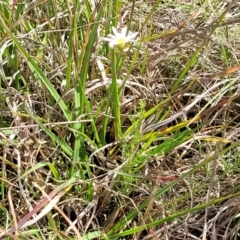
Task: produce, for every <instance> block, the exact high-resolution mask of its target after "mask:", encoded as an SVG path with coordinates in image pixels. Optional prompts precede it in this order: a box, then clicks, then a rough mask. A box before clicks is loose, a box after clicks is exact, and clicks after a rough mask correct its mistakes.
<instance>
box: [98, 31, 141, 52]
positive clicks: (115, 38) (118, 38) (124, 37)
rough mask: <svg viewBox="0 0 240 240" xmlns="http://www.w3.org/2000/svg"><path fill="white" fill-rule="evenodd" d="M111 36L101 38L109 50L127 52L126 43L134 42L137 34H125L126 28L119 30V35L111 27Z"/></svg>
mask: <svg viewBox="0 0 240 240" xmlns="http://www.w3.org/2000/svg"><path fill="white" fill-rule="evenodd" d="M112 31H113V34H108V36H107V37H105V38H103V39H104V40H105V41H107V42H109V46H110V48H114V47H118V48H119V49H120V50H123V51H127V50H128V47H127V45H128V43H130V42H134V41H135V39H136V37H137V35H138V32H127V27H124V28H122V29H121V32H120V33H119V32H118V31H117V29H116V28H115V27H112Z"/></svg>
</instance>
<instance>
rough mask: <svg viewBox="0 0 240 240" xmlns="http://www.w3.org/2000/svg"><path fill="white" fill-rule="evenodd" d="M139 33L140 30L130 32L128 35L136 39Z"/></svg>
mask: <svg viewBox="0 0 240 240" xmlns="http://www.w3.org/2000/svg"><path fill="white" fill-rule="evenodd" d="M137 35H138V32H134V33H133V32H131V33H129V35H128V37H129V38H130V39H133V40H134V39H135V38H136V37H137Z"/></svg>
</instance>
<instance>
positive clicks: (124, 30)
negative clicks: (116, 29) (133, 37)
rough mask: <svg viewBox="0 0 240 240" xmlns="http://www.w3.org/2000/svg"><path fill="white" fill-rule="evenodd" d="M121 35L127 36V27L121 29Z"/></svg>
mask: <svg viewBox="0 0 240 240" xmlns="http://www.w3.org/2000/svg"><path fill="white" fill-rule="evenodd" d="M121 34H122V36H124V37H126V36H127V26H125V27H124V28H122V29H121Z"/></svg>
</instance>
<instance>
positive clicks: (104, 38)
mask: <svg viewBox="0 0 240 240" xmlns="http://www.w3.org/2000/svg"><path fill="white" fill-rule="evenodd" d="M103 40H104V41H107V42H112V41H113V39H112V38H107V37H103Z"/></svg>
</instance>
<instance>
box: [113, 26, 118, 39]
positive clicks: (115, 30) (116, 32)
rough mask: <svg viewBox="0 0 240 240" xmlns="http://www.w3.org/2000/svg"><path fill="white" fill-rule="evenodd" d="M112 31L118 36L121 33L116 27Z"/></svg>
mask: <svg viewBox="0 0 240 240" xmlns="http://www.w3.org/2000/svg"><path fill="white" fill-rule="evenodd" d="M112 31H113V33H114V35H115V36H116V37H117V36H118V35H119V33H118V31H117V29H116V28H115V27H112Z"/></svg>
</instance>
